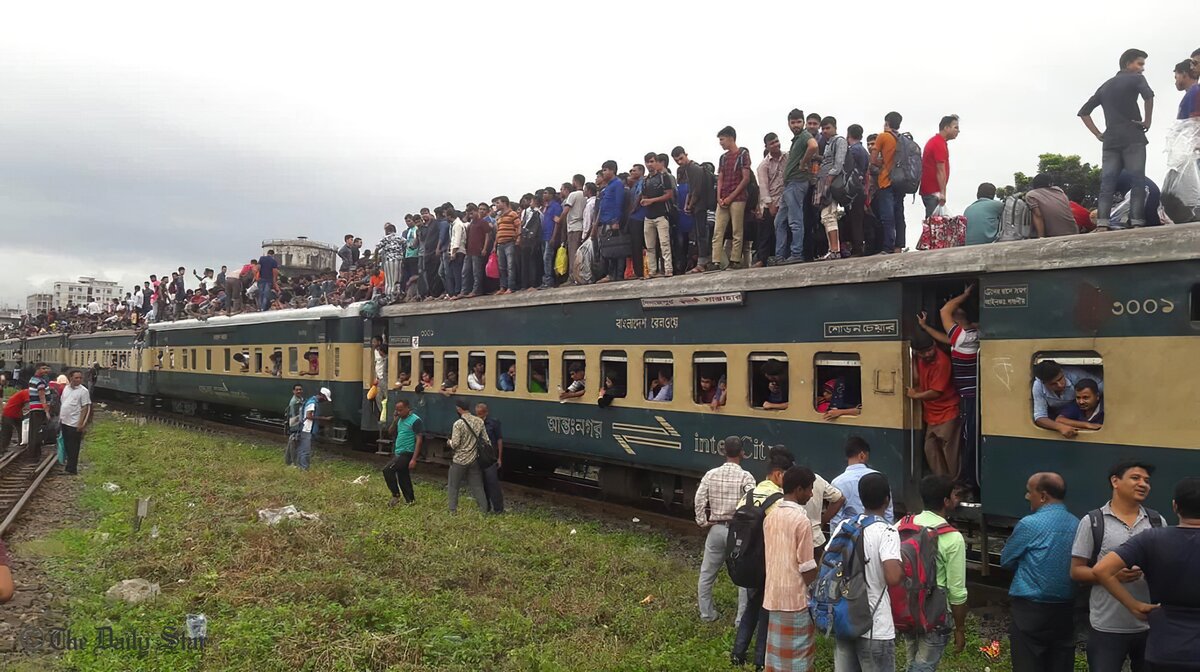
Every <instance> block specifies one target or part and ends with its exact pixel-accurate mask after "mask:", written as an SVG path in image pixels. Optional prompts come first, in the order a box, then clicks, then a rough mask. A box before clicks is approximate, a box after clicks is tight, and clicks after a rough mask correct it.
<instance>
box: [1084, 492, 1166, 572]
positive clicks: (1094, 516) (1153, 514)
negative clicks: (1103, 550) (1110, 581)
mask: <svg viewBox="0 0 1200 672" xmlns="http://www.w3.org/2000/svg"><path fill="white" fill-rule="evenodd" d="M1142 510H1143V511H1145V512H1146V519H1147V520H1149V521H1150V527H1151V529H1153V528H1156V527H1162V524H1163V518H1162V516H1161V515H1159V513H1158V512H1157V511H1155V510H1154V509H1152V508H1150V507H1148V506H1143V507H1142ZM1087 517H1088V525H1089V526H1090V527H1091V528H1092V557H1090V558H1088V567H1095V566H1096V561H1097V560H1099V559H1100V547H1101V546H1102V545H1103V544H1104V514H1103V513H1102V512H1101V511H1100V509H1092V510H1091V511H1088V514H1087Z"/></svg>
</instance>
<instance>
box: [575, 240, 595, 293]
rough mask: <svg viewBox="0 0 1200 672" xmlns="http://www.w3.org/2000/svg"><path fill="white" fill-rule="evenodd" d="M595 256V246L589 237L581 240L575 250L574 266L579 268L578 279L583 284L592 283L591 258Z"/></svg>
mask: <svg viewBox="0 0 1200 672" xmlns="http://www.w3.org/2000/svg"><path fill="white" fill-rule="evenodd" d="M595 256H596V246H595V243H594V242H593V241H592V239H591V238H588V239H587V240H585V241H583V244H582V245H580V246H579V249H578V250H576V251H575V268H578V269H579V281H580V282H582V283H584V284H585V285H590V284H591V283H592V260H593V259H594V258H595Z"/></svg>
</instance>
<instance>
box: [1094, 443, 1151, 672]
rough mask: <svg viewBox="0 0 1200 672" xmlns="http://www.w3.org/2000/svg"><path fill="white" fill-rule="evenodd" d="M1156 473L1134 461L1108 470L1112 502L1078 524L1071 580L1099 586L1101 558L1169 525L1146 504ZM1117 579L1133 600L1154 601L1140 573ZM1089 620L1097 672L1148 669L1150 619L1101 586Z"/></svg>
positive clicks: (1121, 573) (1124, 571)
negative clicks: (1139, 615)
mask: <svg viewBox="0 0 1200 672" xmlns="http://www.w3.org/2000/svg"><path fill="white" fill-rule="evenodd" d="M1153 473H1154V465H1152V464H1148V463H1145V462H1138V461H1134V460H1129V461H1123V462H1120V463H1118V464H1116V465H1114V466H1113V468H1112V469H1111V470H1109V472H1108V482H1109V484H1110V485H1112V499H1110V500H1109V501H1108V503H1107V504H1105V505H1104V506H1102V507H1100V508H1099V509H1094V510H1092V511H1089V512H1088V514H1087V515H1086V516H1084V518H1083V520H1081V521H1079V527H1078V529H1077V530H1076V532H1075V543H1074V544H1073V545H1072V546H1071V556H1072V557H1071V579H1073V580H1075V581H1077V582H1079V583H1082V584H1085V585H1091V586H1096V585H1097V584H1098V583H1099V581H1097V578H1096V575H1095V573H1094V572H1093V571H1092V569H1093V568H1094V567H1095V566H1096V563H1097V562H1098V561H1099V560H1100V559H1101V558H1103V557H1104V556H1106V555H1108V554H1109V553H1111V552H1112V551H1114V550H1116V549H1117V548H1120V546H1121V544H1124V543H1125V542H1126V541H1128V540H1129V539H1131V538H1133V537H1134V536H1136V535H1138V534H1141V533H1142V532H1145V531H1147V530H1150V529H1153V528H1156V527H1166V526H1167V521H1166V520H1165V519H1164V518H1163V517H1162V516H1161V515H1159V514H1158V512H1157V511H1155V510H1154V509H1150V508H1147V507H1146V506H1145V501H1146V497H1147V496H1149V494H1150V476H1151V475H1152V474H1153ZM1117 578H1118V579H1120V581H1121V582H1122V583H1123V584H1124V585H1125V590H1127V591H1129V593H1130V594H1131V595H1133V596H1134V599H1137V600H1139V601H1141V602H1149V601H1150V589H1149V588H1148V587H1147V586H1146V579H1145V578H1144V577H1143V576H1142V570H1141V569H1138V568H1136V567H1134V568H1125V569H1121V570H1120V571H1119V572H1118V573H1117ZM1088 621H1089V622H1090V624H1091V631H1090V633H1089V634H1088V642H1087V658H1088V667H1089V668H1090V669H1091V670H1092V671H1093V672H1119V671H1120V670H1121V668H1122V667H1123V666H1124V664H1125V661H1126V660H1129V663H1130V667H1131V668H1132V670H1133V672H1140V671H1141V670H1143V669H1145V667H1144V666H1145V662H1144V661H1145V657H1146V638H1147V636H1148V634H1149V631H1150V626H1149V625H1148V624H1147V623H1146V622H1145V621H1143V620H1141V619H1138V618H1137V617H1135V616H1134V615H1133V614H1131V613H1129V611H1128V610H1127V609H1125V607H1124V606H1123V605H1122V604H1121V603H1120V602H1118V601H1117V600H1116V598H1114V597H1113V596H1112V595H1111V594H1110V593H1109V592H1108V591H1106V590H1104V589H1102V588H1099V587H1096V588H1092V591H1091V595H1090V597H1089V598H1088Z"/></svg>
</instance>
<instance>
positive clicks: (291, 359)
mask: <svg viewBox="0 0 1200 672" xmlns="http://www.w3.org/2000/svg"><path fill="white" fill-rule="evenodd" d="M299 366H300V348H288V368H287V370H288V373H290V374H291V375H293V376H294V375H296V374H297V373H299V372H300V369H299V368H298V367H299Z"/></svg>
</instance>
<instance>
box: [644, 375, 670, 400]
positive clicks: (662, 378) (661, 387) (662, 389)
mask: <svg viewBox="0 0 1200 672" xmlns="http://www.w3.org/2000/svg"><path fill="white" fill-rule="evenodd" d="M674 388H675V386H674V385H673V384H672V383H671V370H670V369H668V368H666V367H663V368H661V369H659V370H658V377H657V378H655V380H654V384H653V385H652V386H651V388H650V393H649V394H648V395H646V401H671V399H673V398H674V396H675V391H674Z"/></svg>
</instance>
